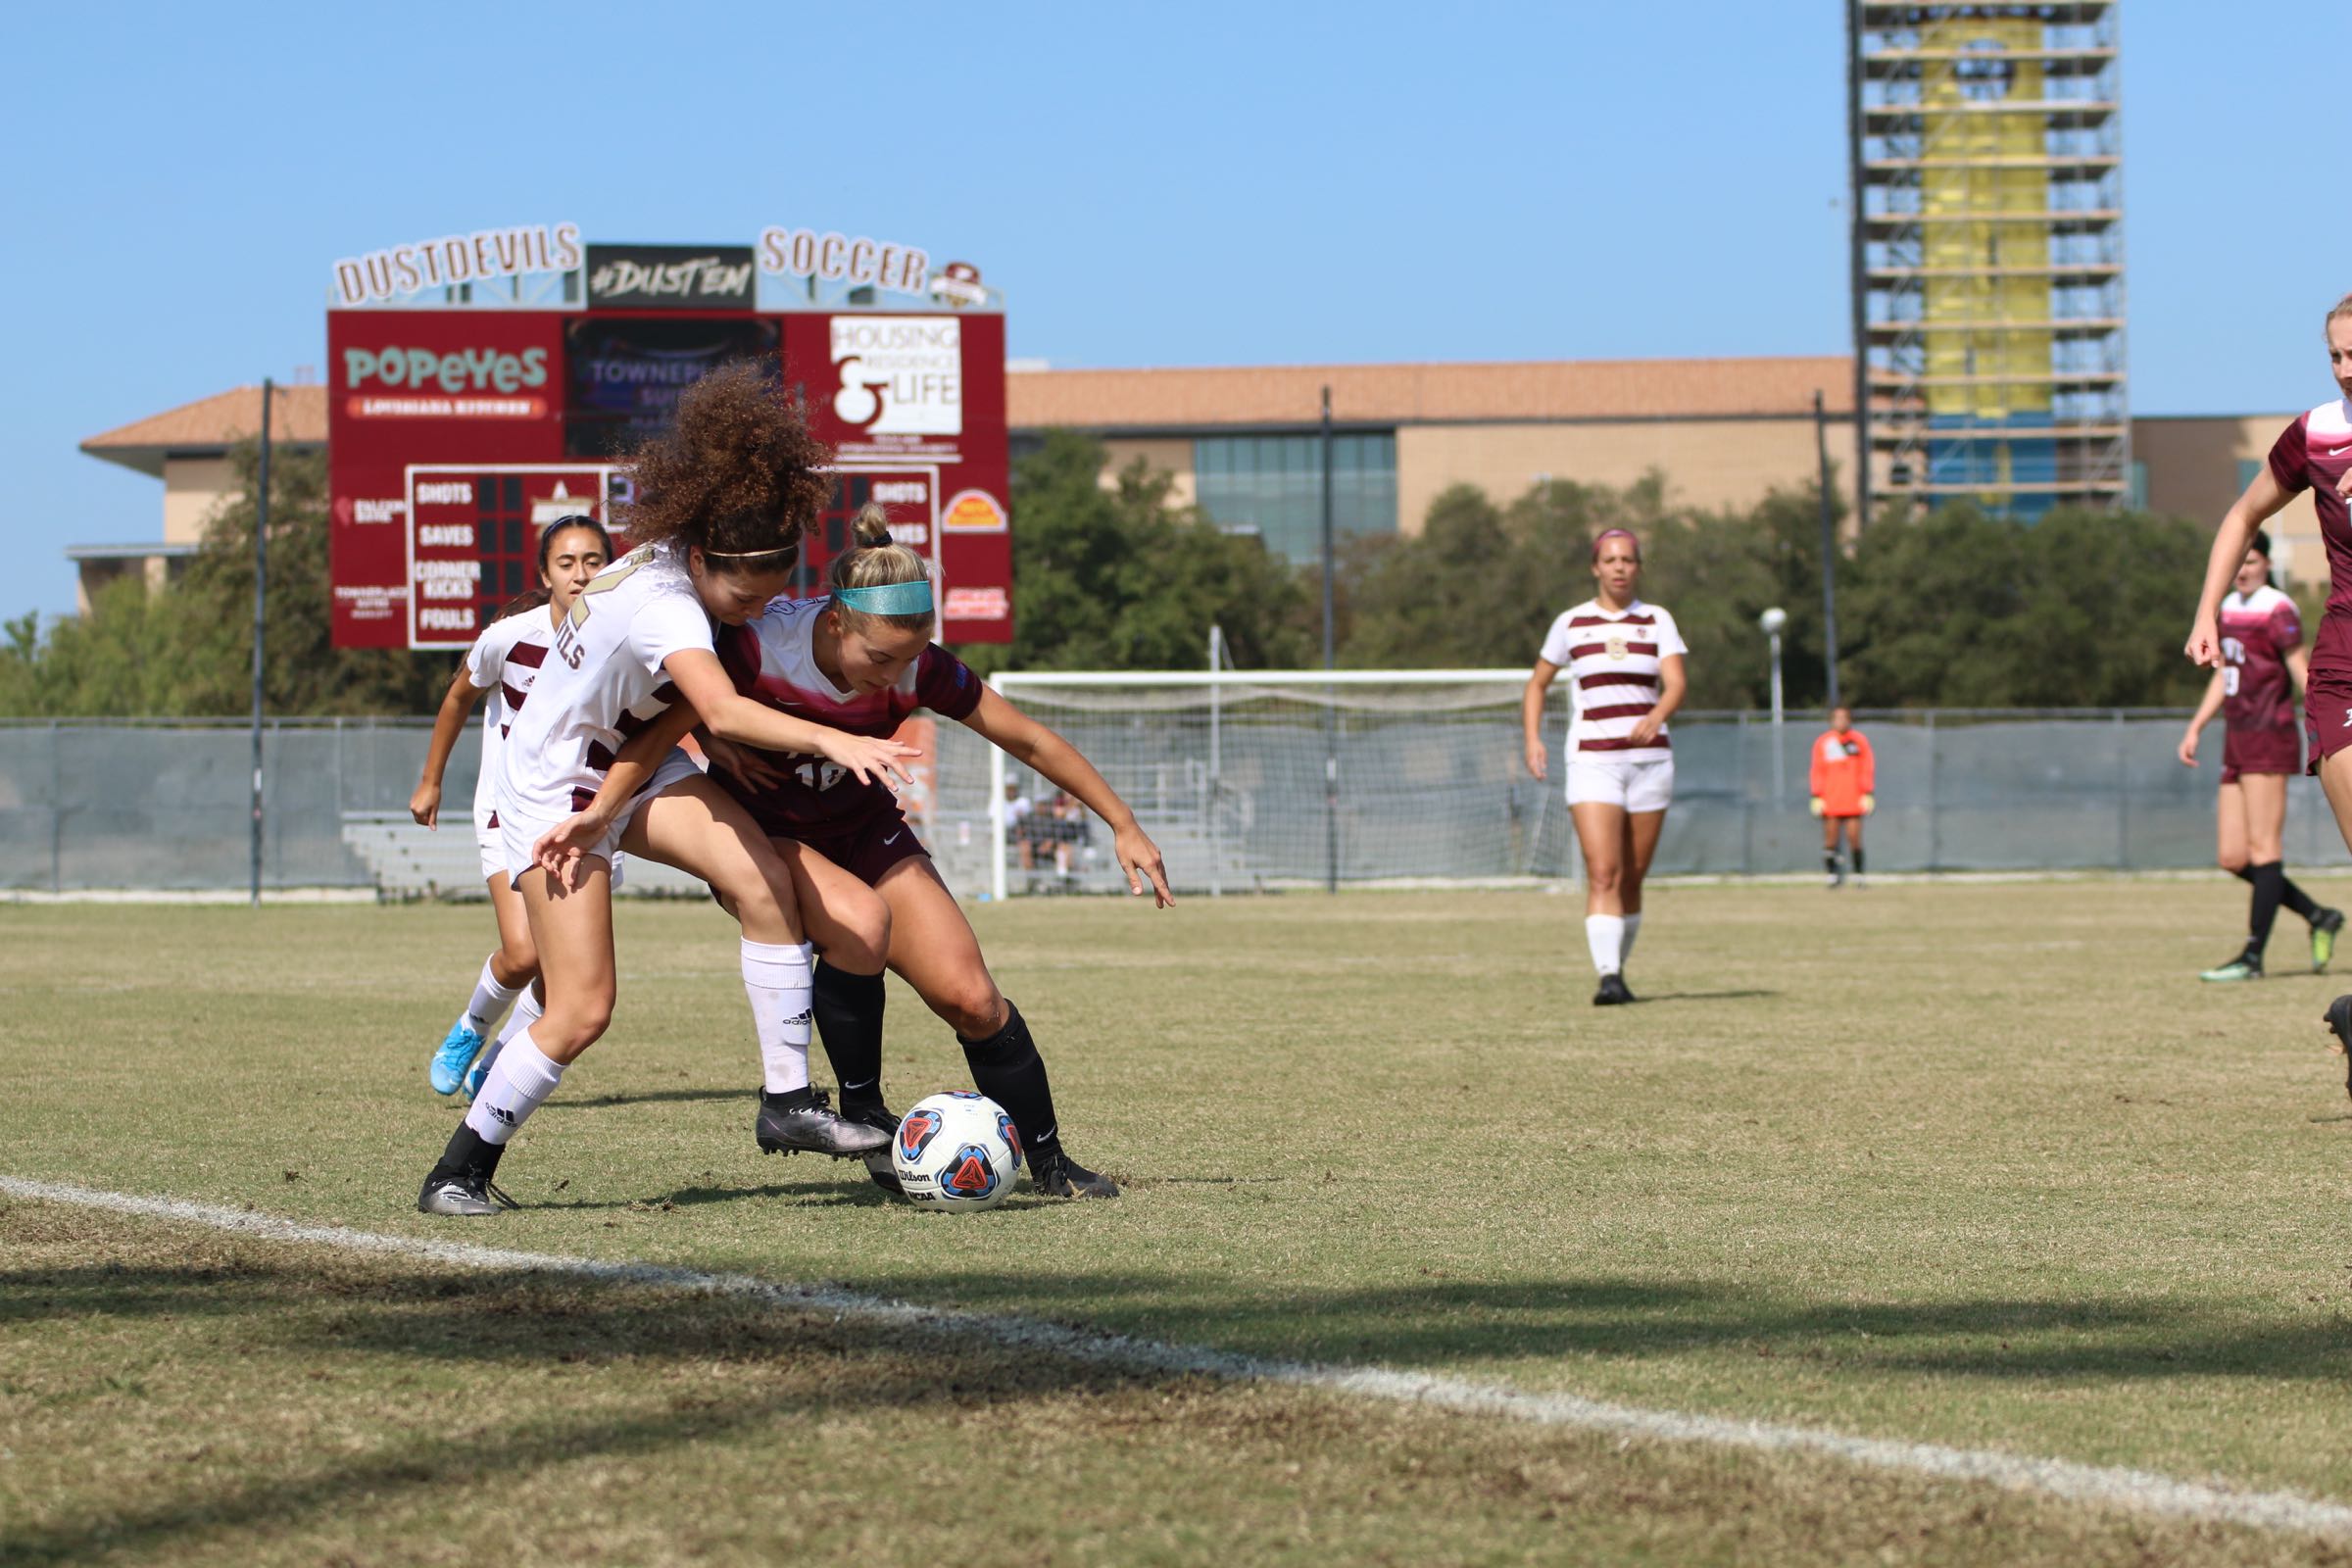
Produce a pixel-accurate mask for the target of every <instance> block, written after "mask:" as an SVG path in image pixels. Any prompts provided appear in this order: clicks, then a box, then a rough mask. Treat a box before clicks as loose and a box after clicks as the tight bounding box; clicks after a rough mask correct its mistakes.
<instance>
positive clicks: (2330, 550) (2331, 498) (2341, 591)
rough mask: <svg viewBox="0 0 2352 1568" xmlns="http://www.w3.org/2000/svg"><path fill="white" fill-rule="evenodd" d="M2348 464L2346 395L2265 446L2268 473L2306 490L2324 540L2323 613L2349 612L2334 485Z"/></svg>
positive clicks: (2350, 541) (2350, 577) (2345, 527)
mask: <svg viewBox="0 0 2352 1568" xmlns="http://www.w3.org/2000/svg"><path fill="white" fill-rule="evenodd" d="M2346 469H2352V398H2338V399H2336V400H2335V401H2334V402H2333V403H2323V404H2321V405H2320V406H2319V407H2318V408H2316V409H2314V410H2312V411H2311V412H2310V413H2309V414H2306V415H2304V416H2303V417H2301V418H2299V419H2297V420H2296V421H2295V422H2294V423H2292V424H2290V425H2288V426H2287V427H2286V428H2285V429H2284V430H2283V431H2281V432H2280V433H2279V436H2278V440H2277V441H2275V442H2273V443H2272V445H2271V477H2272V478H2274V479H2277V480H2278V483H2279V486H2280V487H2281V488H2282V489H2284V490H2285V491H2286V493H2287V494H2288V495H2290V496H2291V495H2295V494H2297V493H2298V492H2301V491H2304V490H2309V491H2310V492H2311V504H2312V509H2313V510H2314V511H2316V512H2317V513H2319V515H2320V536H2321V537H2322V538H2324V539H2326V540H2327V579H2328V587H2327V618H2328V619H2330V620H2332V619H2334V618H2335V616H2336V614H2337V613H2338V612H2342V613H2347V614H2352V515H2346V512H2345V507H2344V498H2343V497H2342V496H2341V495H2339V494H2338V493H2337V492H2336V488H2335V487H2336V484H2337V482H2338V481H2339V480H2341V479H2342V478H2343V476H2344V472H2345V470H2346Z"/></svg>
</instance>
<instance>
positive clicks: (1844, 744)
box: [1813, 729, 1878, 816]
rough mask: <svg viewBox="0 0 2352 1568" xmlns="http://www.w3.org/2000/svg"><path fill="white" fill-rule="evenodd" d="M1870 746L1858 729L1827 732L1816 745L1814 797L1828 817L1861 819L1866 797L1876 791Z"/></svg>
mask: <svg viewBox="0 0 2352 1568" xmlns="http://www.w3.org/2000/svg"><path fill="white" fill-rule="evenodd" d="M1877 771H1878V769H1877V764H1876V763H1875V762H1874V761H1873V760H1872V758H1871V755H1870V742H1868V741H1866V740H1864V739H1863V738H1862V732H1861V731H1860V730H1858V729H1849V730H1847V731H1846V732H1845V733H1843V734H1842V735H1841V734H1839V733H1838V731H1836V730H1834V729H1831V730H1824V731H1822V734H1821V739H1819V740H1817V741H1815V742H1814V743H1813V793H1814V794H1815V795H1817V796H1819V797H1820V798H1821V809H1822V814H1823V815H1824V816H1860V815H1861V814H1862V797H1863V796H1865V795H1868V794H1870V793H1871V792H1872V790H1873V789H1874V788H1875V787H1876V775H1877Z"/></svg>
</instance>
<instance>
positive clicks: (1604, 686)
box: [1519, 528, 1689, 1007]
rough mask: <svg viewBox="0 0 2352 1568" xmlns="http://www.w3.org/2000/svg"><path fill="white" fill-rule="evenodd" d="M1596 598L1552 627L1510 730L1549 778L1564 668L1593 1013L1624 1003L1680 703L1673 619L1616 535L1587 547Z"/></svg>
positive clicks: (1668, 784)
mask: <svg viewBox="0 0 2352 1568" xmlns="http://www.w3.org/2000/svg"><path fill="white" fill-rule="evenodd" d="M1641 580H1642V545H1641V542H1640V541H1639V540H1637V539H1636V538H1635V537H1634V536H1633V534H1631V533H1630V532H1628V531H1627V530H1625V529H1623V528H1609V529H1606V530H1604V531H1603V532H1602V533H1601V535H1600V537H1598V538H1597V539H1594V540H1593V582H1594V583H1595V585H1596V586H1597V587H1598V589H1599V592H1597V593H1596V594H1594V595H1593V597H1592V598H1591V599H1588V600H1586V601H1585V602H1584V603H1583V604H1581V605H1578V606H1577V607H1576V608H1575V609H1573V610H1569V611H1565V612H1563V613H1561V614H1560V616H1559V617H1558V618H1557V619H1555V620H1554V621H1552V623H1551V630H1550V631H1549V632H1548V633H1546V634H1545V636H1544V651H1543V652H1542V654H1540V655H1539V656H1538V657H1537V659H1536V667H1535V671H1534V672H1533V673H1532V674H1530V675H1529V676H1528V679H1527V693H1526V695H1525V697H1524V698H1523V699H1522V700H1521V702H1520V705H1519V708H1520V727H1521V729H1522V730H1523V731H1524V732H1525V740H1526V744H1527V770H1528V771H1529V772H1530V773H1533V774H1534V775H1535V776H1536V777H1537V778H1539V779H1544V778H1548V777H1549V776H1550V771H1549V763H1550V755H1549V754H1548V753H1547V752H1546V751H1545V750H1544V693H1545V692H1546V691H1548V690H1549V689H1550V687H1551V682H1552V677H1554V676H1555V675H1557V674H1559V673H1560V671H1562V670H1566V671H1567V672H1568V674H1569V676H1570V678H1571V680H1572V681H1573V682H1574V684H1573V686H1572V687H1571V689H1570V698H1571V701H1572V702H1573V704H1574V714H1575V716H1574V717H1573V718H1572V719H1571V720H1570V722H1569V725H1568V780H1567V787H1568V811H1569V814H1570V815H1571V816H1573V817H1574V818H1575V819H1576V841H1577V844H1578V847H1579V848H1581V849H1582V850H1583V851H1584V857H1585V942H1586V945H1587V946H1588V947H1589V948H1590V950H1591V951H1592V955H1593V969H1594V970H1595V971H1596V972H1598V974H1599V975H1600V989H1599V990H1597V991H1595V992H1594V993H1593V1005H1594V1006H1596V1007H1607V1006H1615V1005H1620V1004H1622V1003H1628V1002H1632V1001H1633V1000H1634V994H1633V993H1632V992H1631V991H1629V990H1627V989H1626V985H1625V960H1626V959H1627V958H1628V957H1629V956H1632V954H1633V951H1634V938H1635V937H1636V936H1638V935H1639V934H1640V933H1641V930H1642V878H1643V877H1645V876H1646V875H1647V874H1648V872H1649V861H1650V857H1651V856H1653V855H1655V854H1656V853H1657V848H1658V834H1659V832H1660V831H1661V830H1662V829H1663V828H1664V827H1665V825H1666V808H1667V806H1668V805H1669V804H1670V803H1671V802H1672V801H1673V799H1674V751H1673V743H1672V742H1671V741H1669V740H1668V739H1667V735H1666V720H1667V719H1668V718H1669V717H1671V716H1673V713H1674V711H1675V710H1676V709H1677V708H1680V707H1681V706H1682V703H1683V692H1684V690H1685V687H1686V681H1685V677H1684V671H1683V656H1684V655H1685V654H1686V653H1688V652H1689V649H1688V648H1686V647H1685V645H1684V643H1683V635H1682V633H1681V631H1679V630H1678V629H1677V628H1676V626H1675V624H1674V617H1673V616H1672V615H1670V614H1668V613H1666V612H1665V611H1663V610H1661V609H1659V608H1658V607H1657V606H1656V605H1651V604H1645V603H1643V602H1642V599H1641V597H1640V596H1639V594H1638V593H1637V592H1636V589H1637V587H1638V586H1639V584H1640V582H1641Z"/></svg>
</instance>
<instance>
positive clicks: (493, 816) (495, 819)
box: [486, 811, 498, 830]
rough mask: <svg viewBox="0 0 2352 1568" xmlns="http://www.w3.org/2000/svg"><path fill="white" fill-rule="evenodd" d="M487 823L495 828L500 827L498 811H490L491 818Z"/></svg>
mask: <svg viewBox="0 0 2352 1568" xmlns="http://www.w3.org/2000/svg"><path fill="white" fill-rule="evenodd" d="M486 825H487V826H488V827H490V828H491V829H493V830H495V829H496V828H497V827H498V813H497V812H496V811H492V812H491V813H490V820H489V822H488V823H487V824H486Z"/></svg>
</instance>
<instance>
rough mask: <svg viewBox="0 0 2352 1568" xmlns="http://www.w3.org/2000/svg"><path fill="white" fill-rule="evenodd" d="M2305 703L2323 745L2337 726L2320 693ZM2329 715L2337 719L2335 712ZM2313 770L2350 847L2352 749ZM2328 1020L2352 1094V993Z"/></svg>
mask: <svg viewBox="0 0 2352 1568" xmlns="http://www.w3.org/2000/svg"><path fill="white" fill-rule="evenodd" d="M2305 705H2306V709H2307V711H2309V712H2310V713H2311V715H2312V733H2313V735H2314V736H2315V737H2318V738H2319V739H2320V741H2321V743H2322V744H2325V742H2326V741H2327V739H2329V738H2332V736H2333V734H2334V733H2335V732H2336V730H2337V727H2338V726H2337V725H2336V724H2335V723H2332V722H2323V721H2322V711H2321V706H2320V702H2319V694H2317V693H2313V692H2311V691H2309V690H2308V689H2306V692H2305ZM2339 711H2342V712H2343V713H2344V718H2343V720H2342V724H2341V727H2342V728H2344V729H2352V706H2347V707H2343V708H2341V709H2340V710H2339ZM2326 716H2327V719H2329V720H2333V719H2334V716H2335V715H2334V713H2332V712H2330V713H2327V715H2326ZM2313 770H2314V771H2315V772H2317V773H2318V774H2319V775H2320V789H2321V791H2322V792H2323V793H2325V794H2326V795H2327V809H2329V810H2330V811H2332V812H2333V813H2334V814H2335V829H2336V831H2337V832H2338V833H2339V834H2341V835H2342V836H2343V840H2344V844H2345V846H2346V847H2347V848H2352V748H2345V747H2338V748H2337V749H2336V750H2334V751H2329V752H2325V753H2323V754H2322V755H2320V756H2319V757H2318V758H2316V759H2315V760H2314V761H2313ZM2326 1022H2327V1030H2328V1032H2329V1033H2330V1034H2331V1035H2333V1036H2334V1037H2335V1038H2334V1041H2333V1043H2332V1044H2331V1045H2330V1047H2329V1049H2330V1050H2332V1051H2335V1052H2338V1053H2340V1054H2342V1055H2343V1057H2344V1092H2345V1093H2346V1094H2348V1095H2352V996H2343V997H2338V998H2336V999H2335V1001H2334V1002H2332V1003H2330V1004H2329V1005H2328V1007H2327V1017H2326Z"/></svg>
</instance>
